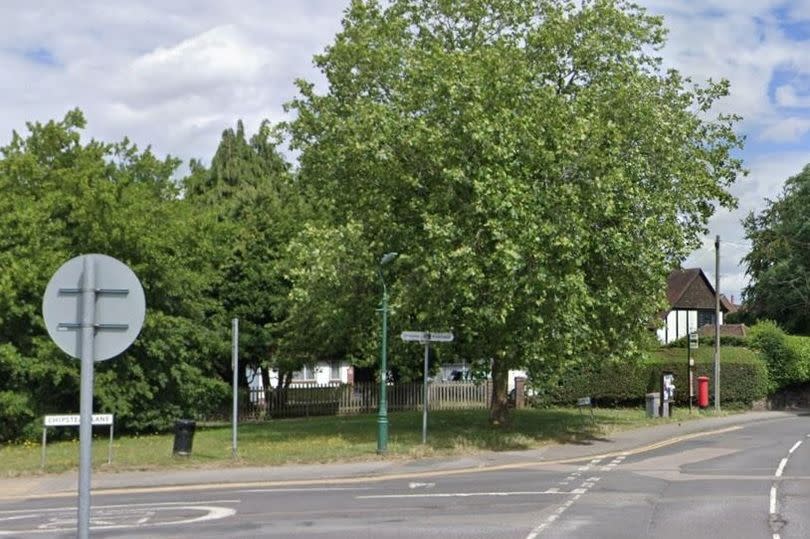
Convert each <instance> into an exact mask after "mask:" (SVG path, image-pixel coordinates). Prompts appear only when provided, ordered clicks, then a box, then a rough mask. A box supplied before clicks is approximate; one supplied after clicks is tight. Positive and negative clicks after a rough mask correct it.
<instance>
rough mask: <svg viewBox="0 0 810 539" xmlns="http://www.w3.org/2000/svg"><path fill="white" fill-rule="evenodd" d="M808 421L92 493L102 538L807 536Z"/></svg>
mask: <svg viewBox="0 0 810 539" xmlns="http://www.w3.org/2000/svg"><path fill="white" fill-rule="evenodd" d="M809 501H810V417H808V416H801V415H798V416H791V417H781V418H779V419H775V420H768V421H761V422H757V423H752V424H748V425H744V426H742V427H731V428H727V429H723V431H722V432H718V433H715V434H712V435H704V436H696V437H691V438H688V439H685V440H681V441H679V442H677V443H671V444H669V445H665V444H655V445H653V446H648V447H645V448H640V449H639V450H628V451H624V452H622V453H615V454H612V455H605V456H602V457H598V458H590V459H586V460H584V461H581V462H576V463H571V462H566V463H562V462H557V463H534V464H533V463H520V464H510V465H505V466H501V467H494V468H491V469H488V470H454V471H452V472H444V473H442V472H438V473H428V474H420V475H416V474H411V475H405V474H401V475H399V476H393V477H387V478H385V477H383V478H365V479H363V478H360V479H353V480H348V481H340V480H333V481H329V482H324V483H323V484H308V485H299V486H296V485H293V484H288V485H276V486H266V487H262V486H256V488H245V486H244V485H241V486H240V487H238V488H234V487H228V486H222V487H214V488H210V487H206V488H191V489H180V490H171V489H155V490H154V491H148V492H144V491H137V492H120V493H115V494H104V495H95V496H94V497H93V518H92V531H93V537H116V538H124V537H133V538H135V537H137V538H145V537H180V538H195V539H203V538H209V537H210V538H213V537H302V538H327V537H328V538H330V539H335V538H347V539H360V538H405V537H420V538H421V537H427V538H441V539H452V538H492V537H496V538H514V539H538V538H565V539H571V538H583V539H586V538H587V539H592V538H606V539H608V538H617V539H618V538H622V539H627V538H632V537H639V538H642V537H655V538H658V539H683V538H685V537H689V538H703V537H705V538H712V539H718V538H724V537H733V538H735V539H747V538H751V539H754V538H756V539H762V538H768V539H792V538H796V539H799V538H807V537H810V511H807V508H808V506H809V505H810V502H809ZM74 504H75V499H74V498H72V497H71V498H64V497H63V498H38V499H29V500H14V501H4V502H2V503H0V537H74V536H75V518H76V511H75V507H74Z"/></svg>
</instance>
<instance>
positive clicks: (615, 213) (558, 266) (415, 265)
mask: <svg viewBox="0 0 810 539" xmlns="http://www.w3.org/2000/svg"><path fill="white" fill-rule="evenodd" d="M664 37H665V30H664V28H663V26H662V21H661V19H660V18H659V17H653V16H650V15H648V14H647V13H646V12H645V11H644V10H643V9H642V8H640V7H638V6H635V5H634V4H630V3H628V2H623V1H609V0H594V1H588V0H586V1H584V2H582V3H581V5H577V4H575V3H574V2H563V1H551V0H540V1H537V2H524V1H520V0H498V1H495V2H493V1H491V0H473V1H461V0H446V1H439V0H394V1H392V2H390V3H386V4H385V7H383V6H381V5H380V4H379V3H378V2H375V1H362V0H356V1H353V2H352V3H351V5H350V7H349V8H348V9H347V11H346V14H345V18H344V20H343V28H342V31H341V32H340V33H339V34H338V35H337V37H336V38H335V40H334V43H333V44H332V45H330V46H329V47H328V48H327V49H326V50H325V52H324V53H323V54H320V55H318V56H316V57H315V64H316V65H317V67H318V68H319V69H320V70H321V71H322V72H323V74H324V75H325V76H326V79H327V82H328V88H327V91H326V93H325V94H322V95H321V94H318V93H317V91H316V88H315V86H314V85H313V84H311V83H307V82H304V81H299V82H298V88H299V91H300V95H299V97H298V98H296V99H295V100H293V101H292V102H291V103H289V104H288V108H289V110H291V111H294V112H295V113H296V119H295V120H294V121H292V122H291V123H290V124H289V130H290V133H291V137H292V142H293V148H294V149H295V150H297V151H300V164H301V169H300V180H299V181H300V184H301V186H302V189H303V190H304V192H305V193H306V194H307V196H308V198H310V199H311V200H313V201H316V205H317V208H318V211H317V212H316V215H317V217H318V219H319V220H316V221H315V222H313V224H312V225H311V227H310V229H309V231H308V232H307V234H308V235H309V236H310V237H320V238H322V241H320V242H318V243H317V245H318V246H319V248H321V249H324V250H330V254H328V255H327V254H324V253H323V252H322V253H320V255H319V257H318V258H319V259H324V260H329V259H333V260H342V261H351V264H344V265H341V266H340V268H341V269H340V270H337V271H336V267H337V266H335V265H332V266H329V267H325V266H323V267H321V266H319V267H311V268H308V270H307V271H309V272H320V275H321V276H322V277H323V278H329V279H334V280H335V284H334V286H332V287H331V290H332V293H336V294H338V295H341V294H342V295H343V296H345V297H347V298H351V300H352V301H353V302H355V303H356V304H357V305H358V306H361V307H362V310H359V309H358V310H357V311H355V312H353V313H351V317H352V323H351V324H349V323H347V322H346V321H347V320H348V318H347V316H349V314H347V313H346V312H345V310H342V309H338V311H337V312H335V313H334V318H333V319H332V322H331V326H332V328H334V329H335V330H338V331H342V332H343V336H340V337H338V336H335V337H333V339H334V340H340V341H341V342H349V343H358V342H360V341H363V340H365V341H366V343H367V344H366V345H365V346H360V345H353V346H356V347H358V348H361V349H362V350H361V351H362V352H363V353H364V354H365V355H366V357H371V354H372V353H373V349H374V346H373V344H374V342H375V340H374V339H372V338H371V337H372V336H373V335H376V332H375V331H374V328H375V327H376V324H377V321H376V320H375V318H374V316H373V314H372V313H373V311H372V309H370V308H369V307H370V306H371V305H373V304H374V303H375V298H377V297H379V284H378V282H377V281H376V279H375V272H376V261H377V260H379V256H380V255H381V254H382V253H383V252H386V251H398V252H400V253H403V256H402V257H401V258H400V260H399V262H398V263H397V267H396V268H394V269H393V271H392V272H391V274H390V278H391V279H392V282H391V283H390V289H391V291H392V302H393V310H394V316H393V318H392V330H393V333H394V334H396V333H397V332H398V331H400V330H402V329H439V328H441V329H452V330H453V331H454V332H455V333H456V337H457V339H456V342H455V343H454V345H453V349H452V350H453V353H454V354H455V355H456V356H457V357H464V358H467V359H468V360H470V359H474V360H478V362H479V364H480V363H483V364H485V365H486V364H489V363H491V372H492V377H493V379H494V382H495V383H494V390H493V396H492V404H491V420H492V421H493V423H496V424H500V423H503V422H505V421H506V420H507V419H508V418H507V412H506V387H507V372H508V370H509V369H510V368H517V367H526V368H528V369H530V371H532V372H533V373H534V374H535V375H536V377H539V376H547V375H548V374H549V373H553V372H555V371H557V370H558V369H559V368H560V366H561V365H564V364H566V363H571V362H575V361H597V360H601V359H602V358H616V357H626V356H630V355H632V354H634V353H635V352H636V351H637V350H638V346H639V343H640V342H641V339H642V334H643V333H644V331H646V327H647V325H648V323H649V321H650V320H652V319H654V316H655V314H656V313H657V312H658V311H659V309H660V308H661V307H662V305H663V301H664V298H663V295H664V292H663V291H664V289H665V279H666V275H667V273H668V270H669V268H671V267H672V266H673V265H674V264H676V263H677V262H679V261H680V260H682V259H683V258H684V257H685V255H686V254H687V253H688V252H689V251H690V250H691V249H692V248H693V247H695V246H696V245H697V243H698V238H699V236H700V235H701V234H702V233H704V231H705V227H706V223H707V220H708V218H709V217H710V216H711V215H712V213H713V211H714V210H715V208H716V207H717V206H718V205H721V206H724V207H732V206H733V205H734V203H735V201H734V199H733V197H732V196H731V195H730V194H729V192H728V187H729V186H730V185H731V184H732V182H734V181H735V179H736V178H737V176H738V174H740V172H741V164H740V162H739V161H738V160H737V159H735V158H734V157H733V156H732V150H734V149H736V148H738V147H739V146H740V144H741V141H740V139H738V137H737V136H736V135H735V133H734V131H733V126H734V123H735V121H736V120H737V118H736V117H734V116H722V115H721V116H718V117H716V118H712V117H710V109H711V107H712V105H713V104H714V102H715V101H716V99H718V98H720V97H722V96H723V95H725V94H726V93H727V89H728V86H727V83H725V82H720V83H712V82H711V81H710V82H709V83H708V84H706V85H705V86H697V85H692V84H691V82H690V81H689V79H686V78H684V77H682V76H681V75H680V74H679V73H678V72H676V71H673V70H668V71H663V70H662V69H661V63H660V59H658V58H655V57H653V56H651V54H652V53H654V51H657V50H659V49H660V48H661V47H662V46H663V44H664ZM334 231H342V232H338V234H343V235H344V236H345V235H346V233H348V232H351V234H353V235H354V237H353V240H352V249H351V251H350V252H347V251H346V246H345V245H341V244H339V243H335V242H330V241H328V240H327V239H326V238H328V237H329V236H330V235H331V234H335V233H336V232H334ZM304 243H306V242H304ZM336 263H337V262H336ZM321 282H322V280H321V279H319V278H317V277H315V276H311V277H310V278H308V279H304V280H302V281H296V280H295V279H293V287H294V291H293V294H297V295H298V296H300V297H303V298H309V301H312V300H313V298H314V297H315V296H317V295H319V294H322V291H321V290H319V288H318V287H320V286H321ZM337 303H338V304H344V303H348V300H344V299H339V300H337ZM319 316H321V317H323V318H324V319H326V318H327V317H328V316H329V313H323V312H322V313H320V314H319ZM395 346H396V345H395Z"/></svg>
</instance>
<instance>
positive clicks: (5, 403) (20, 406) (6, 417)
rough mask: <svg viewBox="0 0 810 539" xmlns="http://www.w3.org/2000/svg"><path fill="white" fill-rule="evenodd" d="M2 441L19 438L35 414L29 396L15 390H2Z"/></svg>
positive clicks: (0, 428) (0, 420)
mask: <svg viewBox="0 0 810 539" xmlns="http://www.w3.org/2000/svg"><path fill="white" fill-rule="evenodd" d="M0 410H2V413H1V414H0V442H8V441H10V440H15V439H17V438H18V437H19V436H20V434H21V433H22V431H23V427H25V426H26V424H28V423H30V422H31V421H33V420H34V417H35V414H34V411H33V410H32V409H31V406H30V405H29V402H28V398H27V397H26V396H25V395H22V394H20V393H15V392H13V391H0Z"/></svg>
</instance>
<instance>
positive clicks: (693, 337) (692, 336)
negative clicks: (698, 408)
mask: <svg viewBox="0 0 810 539" xmlns="http://www.w3.org/2000/svg"><path fill="white" fill-rule="evenodd" d="M687 335H688V338H687V343H686V362H687V369H686V375H687V377H688V378H689V413H690V414H691V413H692V398H693V397H694V396H695V384H694V380H693V378H694V375H695V373H694V370H695V359H694V358H693V357H692V349H693V348H694V349H695V350H697V348H698V344H699V343H700V336H699V335H698V333H697V332H692V331H689V332H688V333H687Z"/></svg>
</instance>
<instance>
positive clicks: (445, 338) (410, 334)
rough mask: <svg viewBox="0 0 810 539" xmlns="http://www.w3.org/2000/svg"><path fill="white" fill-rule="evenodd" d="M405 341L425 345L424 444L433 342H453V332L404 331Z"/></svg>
mask: <svg viewBox="0 0 810 539" xmlns="http://www.w3.org/2000/svg"><path fill="white" fill-rule="evenodd" d="M400 337H401V338H402V340H403V341H405V342H419V343H420V344H423V345H425V365H424V371H423V374H422V444H426V443H427V420H428V407H429V401H428V399H429V396H428V359H429V357H430V343H431V342H451V341H452V340H453V334H452V333H431V332H429V331H403V332H402V334H401V335H400Z"/></svg>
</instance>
